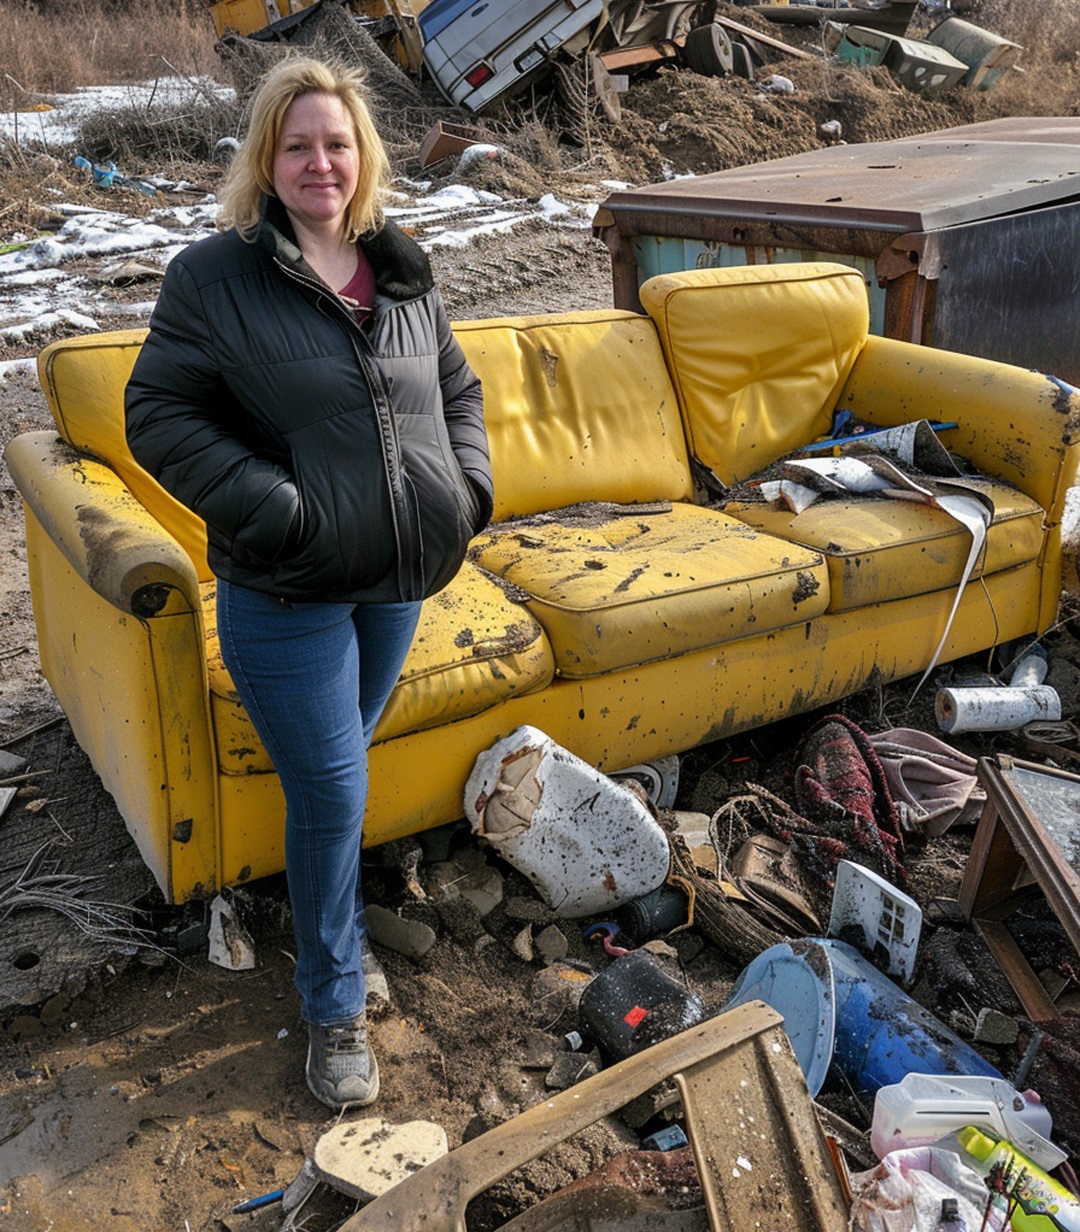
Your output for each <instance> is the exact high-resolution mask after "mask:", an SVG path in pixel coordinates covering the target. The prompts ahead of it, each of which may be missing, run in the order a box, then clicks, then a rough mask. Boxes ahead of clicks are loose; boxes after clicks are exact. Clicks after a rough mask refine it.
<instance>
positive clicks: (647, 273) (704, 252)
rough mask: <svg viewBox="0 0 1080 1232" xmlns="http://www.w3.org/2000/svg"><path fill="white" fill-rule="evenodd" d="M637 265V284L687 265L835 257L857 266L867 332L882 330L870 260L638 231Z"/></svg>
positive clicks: (881, 296) (881, 295) (880, 295)
mask: <svg viewBox="0 0 1080 1232" xmlns="http://www.w3.org/2000/svg"><path fill="white" fill-rule="evenodd" d="M631 246H632V248H633V251H634V258H635V260H636V261H637V268H638V286H640V285H641V283H643V282H644V281H645V280H646V279H647V278H652V277H653V275H654V274H675V273H678V272H679V271H680V270H688V269H717V268H720V269H726V268H728V267H730V266H733V265H778V264H783V263H785V262H791V261H835V262H837V263H838V264H840V265H850V266H851V267H852V268H853V269H857V270H858V271H859V273H860V274H862V276H863V278H864V279H865V281H866V288H867V292H868V294H869V297H870V332H871V333H872V334H884V332H885V288H884V287H879V286H878V280H877V274H876V272H875V270H874V262H873V260H872V259H871V258H869V257H858V256H852V255H846V254H844V253H837V252H819V251H815V250H813V249H808V248H805V249H799V248H772V247H769V248H764V247H761V246H757V245H755V246H750V247H744V246H739V245H734V244H725V243H722V242H721V241H719V240H686V239H679V238H678V237H675V236H656V235H642V236H637V237H635V238H634V239H633V240H632V241H631Z"/></svg>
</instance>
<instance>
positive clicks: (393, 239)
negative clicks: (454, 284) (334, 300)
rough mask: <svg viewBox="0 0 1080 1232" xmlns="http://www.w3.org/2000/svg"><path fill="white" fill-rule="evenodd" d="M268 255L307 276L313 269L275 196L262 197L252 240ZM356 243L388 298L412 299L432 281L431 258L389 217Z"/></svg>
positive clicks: (426, 289) (427, 288) (433, 281)
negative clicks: (256, 229) (258, 220)
mask: <svg viewBox="0 0 1080 1232" xmlns="http://www.w3.org/2000/svg"><path fill="white" fill-rule="evenodd" d="M256 243H257V244H258V246H259V247H260V248H261V249H263V250H264V251H265V252H267V253H269V255H270V256H272V257H274V258H276V259H277V260H279V261H283V262H284V263H285V264H286V265H290V266H292V267H293V268H294V269H297V270H300V271H302V272H303V273H305V274H307V275H308V276H309V277H311V276H313V274H314V271H313V270H312V268H311V266H310V265H308V263H307V262H306V261H305V260H304V256H303V253H301V251H300V248H299V246H298V245H297V243H296V234H295V232H294V231H293V228H292V223H291V222H290V221H289V215H288V214H287V213H286V211H285V207H284V206H283V205H282V204H281V202H280V200H279V199H278V198H277V197H266V198H264V201H263V211H262V221H261V222H260V224H259V233H258V237H257V240H256ZM360 247H361V249H362V250H363V252H364V256H366V257H367V259H368V261H369V262H370V264H371V268H372V270H373V271H374V274H375V289H376V290H377V291H378V292H380V293H381V294H383V295H387V296H389V297H390V298H391V299H398V300H406V299H416V298H417V297H418V296H420V295H424V294H426V293H427V292H428V291H430V290H431V289H432V288H433V287H434V285H435V279H434V277H433V275H432V272H431V262H430V261H429V260H428V258H427V254H426V253H425V252H424V251H423V249H422V248H421V247H420V245H419V244H417V242H416V241H415V240H414V239H413V238H412V237H411V236H409V235H406V234H405V232H404V231H402V229H401V228H400V227H399V226H398V225H397V224H396V223H394V222H392V221H391V220H390V219H389V218H386V219H384V220H383V224H382V226H381V227H380V228H379V229H378V230H377V231H369V232H368V233H367V234H366V235H362V236H361V237H360Z"/></svg>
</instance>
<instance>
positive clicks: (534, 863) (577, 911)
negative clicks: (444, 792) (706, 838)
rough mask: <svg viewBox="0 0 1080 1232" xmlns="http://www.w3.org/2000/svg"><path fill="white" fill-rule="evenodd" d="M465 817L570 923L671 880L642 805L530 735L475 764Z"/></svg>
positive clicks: (510, 739) (662, 841) (524, 730)
mask: <svg viewBox="0 0 1080 1232" xmlns="http://www.w3.org/2000/svg"><path fill="white" fill-rule="evenodd" d="M465 815H466V817H468V818H469V821H470V823H471V825H472V828H473V830H474V832H475V833H477V834H479V835H481V836H483V837H484V838H486V839H487V840H488V842H489V843H491V845H492V846H493V847H494V848H495V850H496V851H497V852H498V853H499V855H500V856H502V857H503V859H504V860H506V861H507V862H508V863H510V864H512V865H513V866H514V867H515V868H516V869H517V870H518V871H519V872H521V873H524V875H525V876H526V877H528V878H529V880H530V881H531V882H532V883H533V885H535V886H536V888H537V890H539V892H540V894H541V895H542V896H543V897H544V898H545V899H546V900H547V901H548V902H549V903H550V904H551V906H552V907H554V908H555V911H556V912H557V913H558V914H559V915H560V916H563V917H566V918H574V917H576V916H586V915H600V914H602V913H604V912H607V911H609V910H611V909H612V908H614V907H619V906H621V905H622V904H623V903H627V902H630V900H631V899H635V898H638V897H640V896H641V895H642V894H647V893H648V892H649V891H650V890H653V889H655V888H656V887H657V886H658V885H659V884H660V883H661V882H662V881H663V880H664V878H665V877H666V876H667V873H668V866H669V863H670V852H669V848H668V841H667V836H666V835H665V834H664V831H663V830H662V829H661V828H660V825H659V824H658V823H657V821H656V819H655V818H654V817H653V816H652V814H651V813H650V812H649V810H648V808H646V806H645V805H644V804H643V803H642V801H641V800H640V799H639V798H638V797H637V796H636V795H635V794H634V793H633V792H632V791H631V790H630V789H629V788H628V787H623V786H622V785H621V784H619V783H616V782H615V781H614V780H613V779H610V778H608V776H607V775H606V774H602V773H601V772H600V771H599V770H597V769H596V768H595V767H594V766H590V765H589V764H588V763H587V762H585V761H582V760H581V758H580V757H577V756H575V754H573V753H571V752H570V751H569V750H568V749H564V748H563V747H562V746H561V745H559V744H556V743H555V741H554V740H552V739H551V737H550V736H547V735H545V734H544V733H543V732H542V731H539V730H538V729H537V728H535V727H528V726H525V727H519V728H517V729H516V730H515V731H513V732H511V733H510V735H509V736H506V737H504V738H503V739H502V740H499V741H497V742H496V743H495V744H494V745H492V747H491V748H490V749H486V750H485V751H484V752H483V753H481V754H480V756H479V757H478V758H477V759H476V763H475V764H474V766H473V769H472V773H471V774H470V775H469V779H468V782H467V783H466V784H465Z"/></svg>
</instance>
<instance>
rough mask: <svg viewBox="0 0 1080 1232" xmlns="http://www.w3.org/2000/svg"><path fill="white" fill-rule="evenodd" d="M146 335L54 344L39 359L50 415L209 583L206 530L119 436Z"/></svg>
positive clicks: (122, 433)
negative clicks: (112, 475)
mask: <svg viewBox="0 0 1080 1232" xmlns="http://www.w3.org/2000/svg"><path fill="white" fill-rule="evenodd" d="M146 333H147V331H146V330H145V329H130V330H120V331H117V332H114V333H102V334H88V335H85V336H84V337H81V338H70V339H67V340H66V341H63V342H54V343H52V344H51V345H50V346H47V347H46V348H45V349H44V350H43V351H42V352H41V354H40V355H39V356H38V377H39V379H40V381H41V387H42V389H43V390H44V391H45V398H46V401H47V402H48V404H49V410H50V411H51V412H52V417H53V419H54V420H55V422H56V426H57V428H58V429H59V431H60V435H61V436H62V437H63V438H64V440H65V441H67V442H68V444H69V445H71V446H73V447H74V448H75V449H77V450H79V452H80V453H87V454H90V455H91V456H93V457H95V458H99V459H100V460H101V461H102V462H105V463H107V464H108V465H109V466H110V467H111V468H112V469H113V470H114V471H115V472H116V473H117V474H118V475H119V476H120V478H121V479H122V480H123V481H124V483H125V484H126V485H127V487H128V490H129V491H130V492H131V493H132V494H133V495H134V496H135V498H136V499H137V500H138V501H139V502H140V503H141V504H142V505H143V506H144V507H145V508H146V509H148V510H149V511H150V512H151V513H152V514H153V515H154V517H155V518H157V520H158V521H159V522H160V523H161V525H162V526H164V527H165V529H166V530H167V531H168V532H169V533H170V534H171V535H172V536H173V538H175V539H176V540H177V541H178V542H179V543H180V545H181V546H182V547H183V548H184V550H185V551H186V552H187V554H188V555H189V556H190V557H191V560H192V563H193V564H194V566H195V571H196V573H197V574H198V577H199V581H200V582H205V581H209V580H210V577H211V573H210V570H209V568H208V566H207V564H206V527H205V525H204V523H203V521H202V519H201V518H198V517H196V516H195V514H193V513H192V512H191V511H190V510H189V509H186V508H185V507H184V506H183V505H181V504H180V503H179V501H176V500H174V499H173V498H172V497H171V496H170V495H169V494H168V492H166V491H165V489H164V488H163V487H162V486H161V485H160V484H159V483H158V482H157V480H155V479H153V478H152V477H151V476H150V475H149V474H148V473H147V472H146V471H144V470H143V468H142V467H141V466H140V465H139V464H138V462H136V461H135V459H134V458H133V457H132V456H131V450H130V449H128V444H127V435H126V433H125V430H124V388H125V386H126V385H127V382H128V377H129V376H130V375H131V369H132V367H133V366H134V364H135V357H136V356H137V355H138V353H139V348H140V347H141V346H142V343H143V339H144V338H145V337H146Z"/></svg>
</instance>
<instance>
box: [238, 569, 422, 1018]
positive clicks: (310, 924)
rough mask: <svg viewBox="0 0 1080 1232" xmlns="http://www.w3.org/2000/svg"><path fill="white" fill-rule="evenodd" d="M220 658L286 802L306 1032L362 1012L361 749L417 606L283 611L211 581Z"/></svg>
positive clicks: (270, 601)
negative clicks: (309, 1025)
mask: <svg viewBox="0 0 1080 1232" xmlns="http://www.w3.org/2000/svg"><path fill="white" fill-rule="evenodd" d="M217 610H218V629H219V633H220V637H221V652H222V655H223V656H224V659H225V665H226V667H228V669H229V673H230V675H231V676H232V679H233V684H234V685H235V686H236V691H237V692H238V693H239V694H240V700H241V701H242V702H243V703H244V706H245V707H246V709H247V712H248V714H249V715H250V717H251V721H252V723H253V724H254V725H255V730H256V731H257V732H258V733H259V736H260V737H261V739H262V741H263V743H264V744H265V746H266V751H267V752H268V753H269V755H270V759H271V761H272V762H273V763H274V768H275V769H276V770H277V772H278V775H279V776H280V778H281V785H282V788H283V789H284V792H285V804H286V814H285V871H286V877H287V880H288V885H289V898H290V900H291V903H292V913H293V928H294V930H295V933H296V947H297V954H296V959H297V961H296V987H297V989H298V990H299V993H300V1002H301V1013H302V1015H303V1017H304V1019H305V1021H307V1022H311V1023H316V1024H319V1025H321V1026H325V1025H327V1024H330V1023H336V1022H340V1021H341V1020H343V1019H347V1018H355V1017H356V1016H357V1015H359V1014H360V1013H362V1012H363V1009H364V975H363V971H362V970H361V965H360V944H361V938H362V937H363V936H364V933H365V932H366V921H365V919H364V902H363V898H362V896H361V893H360V834H361V828H362V826H363V821H364V807H365V804H366V802H367V785H368V775H367V749H368V745H369V744H370V743H371V735H372V732H373V731H374V730H375V724H376V723H377V722H378V719H379V715H380V714H381V713H382V710H383V707H384V706H385V705H386V700H387V698H388V697H389V696H390V691H391V690H392V689H393V687H394V684H395V683H396V682H397V679H398V675H399V673H400V672H401V665H402V663H403V662H404V660H405V655H406V653H407V652H408V649H409V645H410V643H411V642H412V637H413V633H414V632H415V630H416V622H417V619H418V617H419V614H420V604H419V603H373V604H353V603H292V604H290V603H286V602H283V601H282V600H280V599H276V598H274V597H273V596H272V595H264V594H260V593H259V592H258V591H254V590H248V589H246V588H245V587H241V586H231V585H229V583H227V582H224V581H220V580H219V582H218V590H217Z"/></svg>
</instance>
